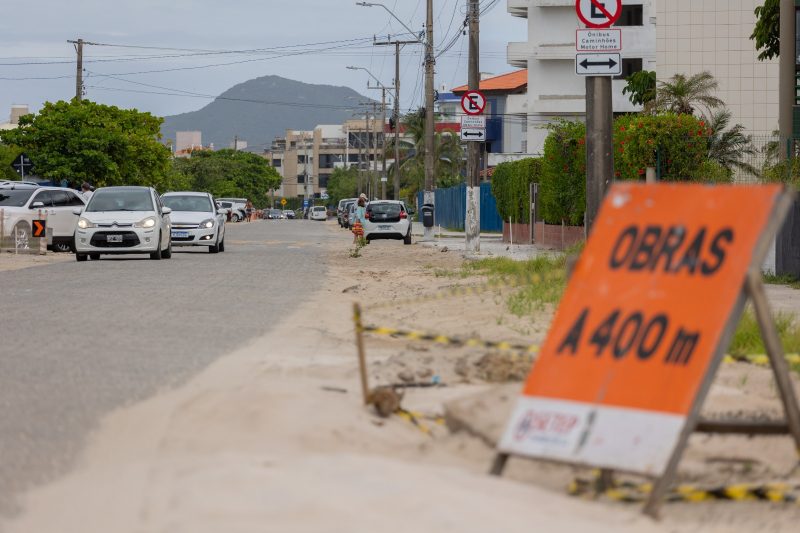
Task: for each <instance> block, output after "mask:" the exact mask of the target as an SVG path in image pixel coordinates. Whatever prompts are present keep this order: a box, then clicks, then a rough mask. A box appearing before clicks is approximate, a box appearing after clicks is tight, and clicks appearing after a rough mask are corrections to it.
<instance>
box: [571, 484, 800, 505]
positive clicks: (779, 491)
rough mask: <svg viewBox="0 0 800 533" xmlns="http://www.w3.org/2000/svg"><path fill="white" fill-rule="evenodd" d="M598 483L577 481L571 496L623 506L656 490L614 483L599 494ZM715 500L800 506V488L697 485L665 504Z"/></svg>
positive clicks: (676, 491)
mask: <svg viewBox="0 0 800 533" xmlns="http://www.w3.org/2000/svg"><path fill="white" fill-rule="evenodd" d="M596 487H597V485H596V481H594V480H589V479H575V480H573V481H572V482H571V483H570V485H569V487H568V489H567V490H568V492H569V494H570V495H572V496H593V497H597V496H603V497H605V498H608V499H609V500H613V501H618V502H623V503H639V502H642V501H644V500H645V499H647V497H648V496H649V495H650V492H651V491H652V490H653V486H652V484H651V483H632V482H628V481H623V482H617V483H614V484H613V486H612V487H611V488H608V489H606V490H604V491H602V492H598V491H597V490H596ZM714 500H727V501H769V502H783V503H793V504H797V503H799V502H800V485H792V484H788V483H765V484H746V483H742V484H735V485H720V486H715V487H706V488H704V487H699V486H696V485H678V486H677V487H675V488H674V489H672V490H671V491H670V492H669V493H668V494H667V496H666V497H665V501H668V502H707V501H714Z"/></svg>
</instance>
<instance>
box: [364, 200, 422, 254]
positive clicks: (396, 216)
mask: <svg viewBox="0 0 800 533" xmlns="http://www.w3.org/2000/svg"><path fill="white" fill-rule="evenodd" d="M365 218H366V222H365V223H364V238H365V239H366V240H367V242H369V241H372V240H375V239H400V240H402V241H403V243H404V244H411V221H410V220H409V218H408V210H407V209H406V205H405V204H404V203H403V202H400V201H397V200H376V201H373V202H370V203H368V204H367V209H366V213H365Z"/></svg>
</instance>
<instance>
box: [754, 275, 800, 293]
mask: <svg viewBox="0 0 800 533" xmlns="http://www.w3.org/2000/svg"><path fill="white" fill-rule="evenodd" d="M762 278H763V280H764V283H766V284H768V285H788V286H789V287H791V288H793V289H800V280H798V279H797V278H796V277H794V276H792V275H789V274H784V275H782V276H778V275H775V274H764V275H763V276H762Z"/></svg>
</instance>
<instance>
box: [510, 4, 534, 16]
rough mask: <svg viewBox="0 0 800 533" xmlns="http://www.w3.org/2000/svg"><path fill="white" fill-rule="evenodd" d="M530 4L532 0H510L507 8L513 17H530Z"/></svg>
mask: <svg viewBox="0 0 800 533" xmlns="http://www.w3.org/2000/svg"><path fill="white" fill-rule="evenodd" d="M528 4H530V0H508V4H507V6H506V8H507V10H508V12H509V14H511V16H513V17H521V18H528Z"/></svg>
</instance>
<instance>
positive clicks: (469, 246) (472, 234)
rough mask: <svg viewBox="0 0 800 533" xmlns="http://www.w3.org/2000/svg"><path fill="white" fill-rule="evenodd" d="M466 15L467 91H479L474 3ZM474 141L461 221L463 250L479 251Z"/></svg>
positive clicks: (477, 150) (470, 145)
mask: <svg viewBox="0 0 800 533" xmlns="http://www.w3.org/2000/svg"><path fill="white" fill-rule="evenodd" d="M467 2H468V6H467V8H468V11H467V12H468V13H469V73H468V83H469V89H470V90H474V91H477V90H479V89H480V64H479V61H480V57H479V45H480V38H479V37H480V8H479V5H478V0H467ZM481 144H482V143H478V142H474V141H471V142H468V143H467V210H466V211H467V213H466V220H465V221H464V236H465V243H464V247H465V251H466V252H467V253H472V254H476V253H480V251H481V204H480V201H481V200H480V199H481V196H480V181H479V176H480V166H481V153H480V145H481Z"/></svg>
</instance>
